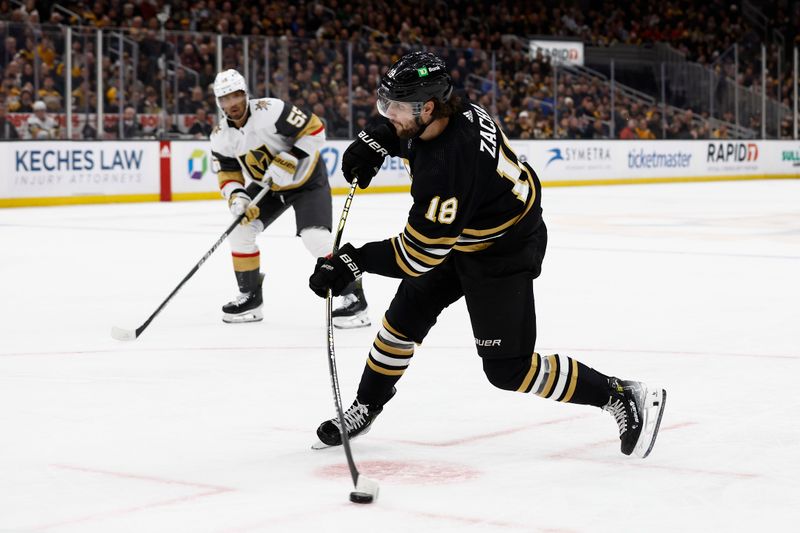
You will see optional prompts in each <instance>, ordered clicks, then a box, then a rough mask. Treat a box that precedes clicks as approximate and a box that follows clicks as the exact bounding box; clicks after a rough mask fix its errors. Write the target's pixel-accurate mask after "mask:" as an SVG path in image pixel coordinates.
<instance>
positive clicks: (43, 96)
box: [39, 76, 61, 112]
mask: <svg viewBox="0 0 800 533" xmlns="http://www.w3.org/2000/svg"><path fill="white" fill-rule="evenodd" d="M39 100H42V101H43V102H44V103H45V104H47V108H48V109H50V110H51V111H56V112H57V111H61V93H60V92H58V91H57V90H56V88H55V81H54V80H53V78H52V77H51V76H47V77H46V78H45V79H44V83H43V85H42V88H41V89H39Z"/></svg>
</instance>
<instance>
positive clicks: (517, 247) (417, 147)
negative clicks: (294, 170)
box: [309, 52, 666, 457]
mask: <svg viewBox="0 0 800 533" xmlns="http://www.w3.org/2000/svg"><path fill="white" fill-rule="evenodd" d="M378 111H379V112H380V114H381V115H383V117H385V120H383V121H382V122H380V123H375V124H372V125H371V126H368V127H367V128H366V129H365V130H364V131H362V132H360V133H359V135H358V139H356V140H355V141H354V142H353V143H352V144H351V145H350V146H349V147H348V149H347V151H346V152H345V153H344V155H343V158H342V170H343V173H344V176H345V178H346V179H347V180H348V181H350V182H352V181H353V179H354V178H357V179H358V184H359V186H361V187H367V186H368V185H369V182H370V180H371V179H372V177H373V176H374V175H375V174H376V173H377V171H378V168H380V166H381V163H382V162H383V159H384V157H385V156H386V155H392V156H399V157H401V158H404V159H405V160H407V161H408V168H409V170H410V173H411V177H412V184H411V195H412V197H413V205H412V207H411V210H410V212H409V214H408V220H407V222H406V225H405V228H404V229H403V231H402V233H400V234H399V235H397V236H396V237H392V238H390V239H387V240H383V241H377V242H370V243H367V244H365V245H364V246H362V247H360V248H355V247H354V246H352V245H351V244H345V245H344V246H342V247H341V248H340V250H339V252H338V253H337V254H336V255H334V256H333V257H330V258H329V259H327V260H319V261H318V263H317V267H316V269H315V271H314V273H313V274H312V276H311V278H310V279H309V285H310V287H311V289H312V290H313V291H314V292H315V293H316V294H318V295H319V296H325V293H326V291H327V289H331V290H332V292H333V294H337V293H338V291H341V290H343V288H344V287H346V286H347V285H348V284H349V283H351V282H352V281H353V280H354V279H358V278H359V277H360V276H361V275H362V273H364V272H372V273H375V274H379V275H382V276H389V277H395V278H401V279H402V281H401V283H400V286H399V287H398V289H397V293H396V294H395V297H394V299H393V300H392V303H391V304H390V306H389V309H388V310H387V311H386V314H385V315H384V318H383V323H382V327H381V328H380V330H379V331H378V334H377V337H376V338H375V341H374V343H373V345H372V349H371V350H370V352H369V356H368V358H367V363H366V366H365V368H364V373H363V375H362V377H361V382H360V384H359V388H358V393H357V395H356V399H355V401H354V402H353V404H352V405H351V407H350V408H349V409H348V410H347V412H346V413H345V423H346V426H347V431H348V435H349V436H351V437H355V436H358V435H359V434H363V433H365V432H366V431H368V430H369V428H370V426H371V424H372V423H373V422H374V420H375V417H377V416H378V414H380V413H381V411H382V410H383V407H384V405H385V404H386V402H387V401H388V400H389V399H391V397H392V396H394V394H395V384H396V383H397V381H398V380H399V379H400V377H401V376H402V375H403V372H404V371H405V370H406V368H407V367H408V365H409V363H410V361H411V358H412V356H413V354H414V345H415V344H421V343H422V341H423V339H424V338H425V336H426V335H427V333H428V331H429V330H430V328H431V327H432V326H433V325H434V324H435V323H436V319H437V317H438V316H439V313H441V311H442V310H443V309H444V308H445V307H447V306H449V305H450V304H452V303H454V302H455V301H457V300H459V299H460V298H461V297H462V296H463V297H464V298H465V299H466V304H467V309H468V311H469V316H470V320H471V322H472V332H473V334H474V338H475V344H476V347H477V351H478V355H480V357H481V358H482V360H483V370H484V372H485V374H486V377H487V378H488V379H489V381H490V382H491V383H492V384H493V385H494V386H496V387H498V388H500V389H504V390H510V391H517V392H522V393H530V392H532V393H534V394H537V395H538V396H541V397H544V398H550V399H552V400H556V401H560V402H569V403H578V404H587V405H594V406H597V407H600V408H602V409H603V410H605V411H608V412H609V413H611V414H612V415H613V416H614V418H615V420H616V422H617V425H618V428H619V433H620V440H621V449H622V452H623V453H624V454H626V455H630V454H631V453H635V454H636V455H638V456H640V457H646V456H647V455H648V454H649V453H650V450H651V449H652V447H653V444H654V442H655V439H656V435H657V433H658V427H659V424H660V422H661V415H662V412H663V408H664V402H665V400H666V391H664V390H663V389H661V388H659V387H653V386H649V385H646V384H644V383H641V382H637V381H623V380H620V379H617V378H614V377H608V376H605V375H603V374H601V373H600V372H597V371H596V370H594V369H592V368H589V367H587V366H585V365H583V364H581V363H579V362H578V361H576V360H575V359H573V358H571V357H567V356H563V355H558V354H556V355H547V356H540V355H539V354H538V353H536V352H534V344H535V341H536V315H535V311H534V297H533V283H532V282H533V279H534V278H536V277H537V276H539V273H540V271H541V265H542V260H543V259H544V255H545V248H546V246H547V229H546V227H545V224H544V221H543V220H542V208H541V185H540V183H539V179H538V177H537V175H536V173H535V172H534V171H533V169H532V168H531V167H530V166H529V165H528V164H527V163H525V162H521V161H519V160H518V159H517V156H516V154H515V153H514V151H513V150H512V149H511V147H510V146H509V143H508V140H507V139H506V137H505V134H504V133H503V132H502V130H501V129H500V127H499V126H498V125H497V123H496V122H495V121H494V120H492V118H491V116H490V115H489V114H488V113H487V112H486V111H485V110H484V109H483V108H481V107H480V106H478V105H476V104H470V103H461V101H460V100H459V98H457V97H455V96H453V95H452V84H451V80H450V77H449V75H448V74H447V71H446V67H445V64H444V62H443V61H442V60H441V59H439V58H437V57H436V56H435V55H433V54H430V53H427V52H414V53H411V54H407V55H405V56H403V57H402V58H401V59H400V60H399V61H397V62H396V63H395V64H394V65H392V67H391V68H390V69H389V70H388V72H387V73H386V75H385V76H384V77H383V78H382V80H381V84H380V87H379V89H378ZM317 435H318V436H319V438H320V440H321V441H322V442H323V443H324V444H327V445H338V444H341V435H340V427H339V421H338V419H337V418H334V419H332V420H328V421H326V422H323V423H322V424H321V425H320V426H319V428H318V429H317Z"/></svg>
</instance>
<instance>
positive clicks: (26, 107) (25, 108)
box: [13, 89, 33, 113]
mask: <svg viewBox="0 0 800 533" xmlns="http://www.w3.org/2000/svg"><path fill="white" fill-rule="evenodd" d="M13 111H14V112H16V113H33V93H32V92H31V90H30V89H22V92H21V93H20V94H19V102H18V104H17V106H16V109H13Z"/></svg>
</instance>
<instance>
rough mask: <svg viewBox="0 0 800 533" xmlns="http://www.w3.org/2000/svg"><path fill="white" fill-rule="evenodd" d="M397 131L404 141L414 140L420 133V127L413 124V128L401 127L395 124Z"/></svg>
mask: <svg viewBox="0 0 800 533" xmlns="http://www.w3.org/2000/svg"><path fill="white" fill-rule="evenodd" d="M395 129H396V130H397V136H398V137H400V138H401V139H403V140H404V141H405V140H408V139H413V138H414V137H416V135H417V133H419V126H417V125H416V124H412V125H411V127H401V126H398V125H397V124H395Z"/></svg>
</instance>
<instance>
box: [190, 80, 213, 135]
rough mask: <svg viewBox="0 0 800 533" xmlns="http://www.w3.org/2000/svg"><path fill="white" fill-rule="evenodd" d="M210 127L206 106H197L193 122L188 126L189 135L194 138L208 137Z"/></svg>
mask: <svg viewBox="0 0 800 533" xmlns="http://www.w3.org/2000/svg"><path fill="white" fill-rule="evenodd" d="M198 89H199V87H198ZM212 129H213V128H212V127H211V124H209V123H208V113H207V112H206V108H205V107H198V108H197V111H196V112H195V115H194V124H192V127H191V128H189V135H192V136H193V137H194V138H195V139H208V137H209V135H211V130H212Z"/></svg>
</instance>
